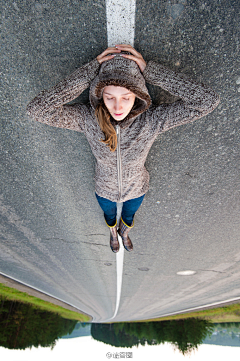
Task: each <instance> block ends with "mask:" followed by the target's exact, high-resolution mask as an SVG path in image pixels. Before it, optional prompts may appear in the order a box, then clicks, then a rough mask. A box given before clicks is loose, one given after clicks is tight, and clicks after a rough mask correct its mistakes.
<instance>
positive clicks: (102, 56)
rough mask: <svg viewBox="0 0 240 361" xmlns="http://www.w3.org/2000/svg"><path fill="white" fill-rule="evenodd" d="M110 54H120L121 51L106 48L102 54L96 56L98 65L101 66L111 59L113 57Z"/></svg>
mask: <svg viewBox="0 0 240 361" xmlns="http://www.w3.org/2000/svg"><path fill="white" fill-rule="evenodd" d="M112 53H121V50H120V49H117V48H115V47H112V48H107V49H106V50H104V52H102V54H100V55H98V56H97V61H98V62H99V64H102V63H103V62H104V61H107V60H110V59H112V58H113V57H114V55H113V54H112ZM108 54H111V55H108Z"/></svg>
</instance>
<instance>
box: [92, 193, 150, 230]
mask: <svg viewBox="0 0 240 361" xmlns="http://www.w3.org/2000/svg"><path fill="white" fill-rule="evenodd" d="M95 194H96V197H97V200H98V203H99V205H100V207H101V208H102V210H103V212H104V218H105V221H106V223H107V225H108V226H109V227H113V226H114V225H115V224H116V219H117V203H116V202H112V201H110V200H109V199H106V198H103V197H99V195H97V193H95ZM144 196H145V194H144V195H143V196H141V197H138V198H134V199H130V200H129V201H126V202H123V208H122V220H123V222H124V223H126V225H127V226H129V227H131V225H132V223H133V218H134V215H135V213H136V212H137V210H138V208H139V207H140V205H141V204H142V201H143V198H144Z"/></svg>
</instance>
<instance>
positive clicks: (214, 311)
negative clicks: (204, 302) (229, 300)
mask: <svg viewBox="0 0 240 361" xmlns="http://www.w3.org/2000/svg"><path fill="white" fill-rule="evenodd" d="M191 317H195V318H203V319H206V320H208V321H210V322H213V323H223V322H240V304H239V303H235V304H232V305H228V306H222V307H217V308H211V309H206V310H202V311H195V312H187V313H181V314H178V315H174V316H167V317H159V318H154V319H149V320H144V322H151V321H168V320H182V319H185V318H191ZM136 322H142V321H136Z"/></svg>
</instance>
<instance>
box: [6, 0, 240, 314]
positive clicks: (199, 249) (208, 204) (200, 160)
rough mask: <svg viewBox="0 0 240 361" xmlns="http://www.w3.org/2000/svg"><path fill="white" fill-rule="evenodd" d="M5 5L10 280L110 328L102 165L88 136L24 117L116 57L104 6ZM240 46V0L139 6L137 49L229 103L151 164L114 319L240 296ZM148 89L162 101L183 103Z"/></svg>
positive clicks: (152, 156)
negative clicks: (60, 85)
mask: <svg viewBox="0 0 240 361" xmlns="http://www.w3.org/2000/svg"><path fill="white" fill-rule="evenodd" d="M0 4H1V8H2V25H1V29H2V34H3V35H2V44H1V49H3V50H2V51H1V54H0V58H1V67H2V70H1V77H2V87H1V101H0V106H1V195H0V208H1V233H2V236H1V241H0V250H1V252H0V273H3V274H5V275H8V276H9V277H13V278H16V279H18V280H19V281H21V282H25V283H27V284H28V285H30V286H32V287H36V288H38V289H39V290H42V291H43V292H46V293H49V294H50V295H53V296H54V297H57V298H60V299H61V300H63V301H65V302H66V303H69V304H71V305H73V306H75V307H77V308H79V309H80V310H82V311H83V312H85V313H87V314H89V315H91V316H93V317H94V319H95V320H96V321H102V320H104V319H107V318H109V317H111V316H112V315H113V314H114V310H115V302H116V271H115V269H116V258H115V257H116V256H115V255H114V254H113V253H112V252H111V250H110V247H109V231H108V229H107V227H106V225H105V222H104V220H103V216H102V212H101V209H100V208H99V206H98V204H97V201H96V199H95V196H94V179H93V178H94V157H93V155H92V153H91V150H90V147H89V145H88V143H87V141H86V139H85V137H84V135H82V134H80V133H77V132H72V131H67V130H62V129H56V128H52V127H47V126H45V125H43V124H38V123H37V122H34V121H32V120H30V119H28V118H27V116H26V114H25V108H26V105H27V103H28V102H29V101H30V100H31V99H32V98H33V97H34V96H35V95H37V94H38V93H39V92H40V91H41V90H43V89H46V88H49V87H51V86H53V85H54V84H56V83H57V82H58V81H60V80H62V79H63V78H64V77H65V76H66V75H68V74H70V73H71V72H72V71H74V70H75V69H76V68H77V67H78V66H80V65H82V64H85V63H86V62H88V61H90V60H91V59H93V58H94V57H96V56H97V55H98V54H99V53H100V52H102V51H103V50H104V49H105V48H106V47H107V30H106V11H105V2H104V1H87V2H82V1H73V0H72V1H69V2H68V3H66V2H65V1H60V0H53V1H51V3H48V2H43V1H39V2H36V1H31V2H29V1H27V0H23V1H15V2H11V3H5V2H4V1H1V2H0ZM239 41H240V37H239V4H238V1H227V0H223V1H221V2H219V1H216V0H214V1H211V0H207V1H204V2H203V1H200V0H195V1H184V0H183V1H181V0H179V1H172V0H171V1H152V2H149V1H146V0H145V1H144V0H141V1H138V2H137V8H136V30H135V48H136V49H137V50H138V51H140V52H141V53H142V55H143V57H144V58H145V59H146V61H148V60H151V59H152V60H155V61H158V62H160V63H162V64H164V65H166V66H168V67H170V68H172V69H175V70H176V71H179V72H183V73H185V74H187V75H189V76H191V77H192V78H194V79H196V80H198V81H202V82H204V83H206V84H209V85H210V86H211V87H212V88H213V89H214V90H216V91H217V92H218V94H219V95H220V97H221V103H220V105H219V106H218V108H217V109H216V110H215V111H214V112H213V113H211V114H210V115H208V116H207V117H204V118H202V119H200V120H198V121H196V122H194V123H192V124H188V125H185V126H181V127H177V128H175V129H173V130H171V131H169V132H167V133H164V134H163V135H162V136H160V137H158V139H157V140H156V142H155V143H154V145H153V147H152V149H151V151H150V153H149V156H148V159H147V163H146V167H147V169H148V170H149V172H150V177H151V182H150V190H149V192H148V193H147V195H146V197H145V199H144V202H143V205H142V206H141V208H140V209H139V211H138V213H137V214H136V217H135V227H134V229H133V230H132V231H131V238H132V240H133V244H134V251H133V252H132V253H127V252H125V258H124V268H123V285H122V295H121V301H120V308H119V313H118V315H117V317H116V321H120V320H121V321H124V320H139V319H147V318H153V317H159V316H161V315H165V314H168V313H171V312H178V311H181V310H183V309H186V308H191V307H197V306H202V305H204V304H208V303H212V302H220V301H224V300H227V299H230V298H235V297H240V284H239V277H240V242H239V234H240V222H239V208H240V201H239V198H240V197H239V191H240V186H239V158H240V157H239V120H240V102H239V95H240V67H239V59H240V55H239ZM149 90H150V93H151V95H152V98H153V101H154V102H156V103H161V102H165V101H173V99H172V97H171V96H170V95H169V94H167V93H165V92H164V91H163V90H161V89H159V88H156V87H152V86H149ZM87 99H88V92H87V91H85V92H84V93H83V94H82V95H81V97H80V98H79V99H78V101H81V102H86V101H87ZM183 270H194V271H196V274H195V275H193V276H185V277H184V276H178V275H177V274H176V273H177V272H178V271H183Z"/></svg>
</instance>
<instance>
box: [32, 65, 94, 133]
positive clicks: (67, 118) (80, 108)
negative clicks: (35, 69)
mask: <svg viewBox="0 0 240 361" xmlns="http://www.w3.org/2000/svg"><path fill="white" fill-rule="evenodd" d="M99 67H100V64H99V63H98V61H97V59H94V60H92V61H91V62H90V63H88V64H86V65H84V66H82V67H80V68H78V69H77V70H76V71H74V72H73V73H72V74H71V75H69V76H68V77H66V78H65V79H64V80H62V81H61V82H60V83H58V84H57V85H55V86H54V87H53V88H51V89H49V90H43V91H42V92H41V93H40V94H38V95H37V96H36V97H35V98H34V99H33V100H32V101H31V102H30V103H29V104H28V105H27V114H28V115H29V116H30V117H31V118H33V119H35V120H37V121H39V122H41V123H45V124H48V125H51V126H55V127H60V128H67V129H72V130H76V131H79V132H84V128H85V121H84V119H85V116H84V115H85V114H86V113H87V107H86V106H85V105H79V104H75V105H66V103H68V102H70V101H72V100H74V99H76V98H77V97H78V96H79V95H80V94H81V93H82V92H83V91H84V90H85V89H86V88H88V87H89V86H90V82H91V81H92V80H93V79H94V78H95V77H96V76H97V74H98V71H99Z"/></svg>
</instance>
